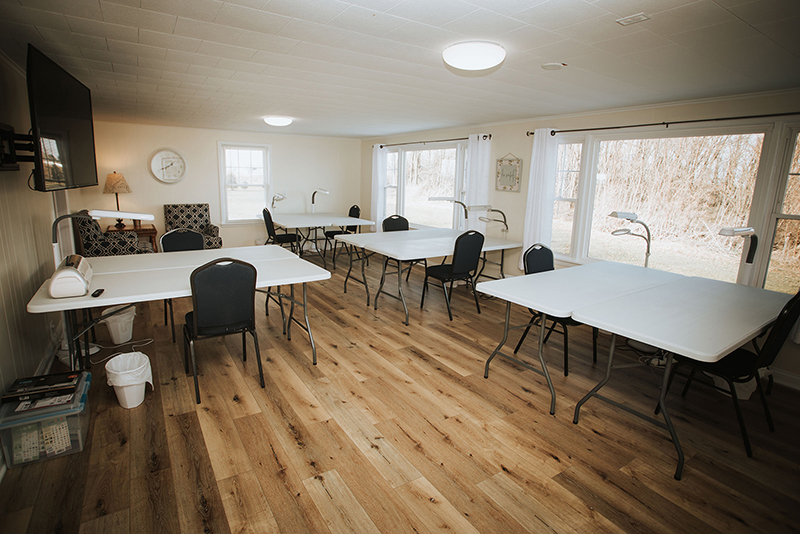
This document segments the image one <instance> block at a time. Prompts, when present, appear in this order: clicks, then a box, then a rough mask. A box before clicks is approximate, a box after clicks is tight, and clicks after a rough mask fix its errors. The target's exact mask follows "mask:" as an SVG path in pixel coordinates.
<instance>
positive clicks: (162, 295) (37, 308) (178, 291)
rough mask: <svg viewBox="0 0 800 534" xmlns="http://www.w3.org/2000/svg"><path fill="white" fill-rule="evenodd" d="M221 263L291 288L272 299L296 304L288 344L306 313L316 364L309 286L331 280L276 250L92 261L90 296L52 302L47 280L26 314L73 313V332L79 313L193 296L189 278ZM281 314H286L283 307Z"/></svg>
mask: <svg viewBox="0 0 800 534" xmlns="http://www.w3.org/2000/svg"><path fill="white" fill-rule="evenodd" d="M218 258H234V259H238V260H242V261H246V262H248V263H250V264H252V265H253V266H255V268H256V271H257V274H256V287H260V288H264V287H267V288H269V287H275V286H278V287H279V286H282V285H290V286H291V293H290V294H289V295H283V294H281V293H280V290H278V293H272V295H273V296H277V297H278V299H279V301H280V300H281V299H283V298H286V299H287V300H289V301H290V302H291V303H292V311H290V313H289V321H288V328H287V322H286V320H285V319H284V330H285V331H286V333H287V335H288V336H289V339H291V322H292V320H295V321H296V319H294V318H293V315H292V312H293V310H294V305H295V304H297V305H300V306H302V307H303V314H304V318H305V325H304V329H305V330H306V331H307V332H308V336H309V341H310V342H311V347H312V352H313V357H314V362H315V363H316V346H315V344H314V338H313V336H312V334H311V326H310V324H309V321H308V307H307V305H308V300H307V287H306V284H307V283H308V282H315V281H319V280H327V279H329V278H330V277H331V273H329V272H328V271H326V270H325V269H322V268H321V267H318V266H317V265H314V264H312V263H309V262H307V261H305V260H302V259H300V258H298V257H297V256H295V255H294V254H292V253H291V252H289V251H287V250H285V249H283V248H281V247H279V246H277V245H264V246H255V247H237V248H223V249H212V250H192V251H185V252H169V253H156V254H139V255H131V256H108V257H101V258H89V263H90V264H91V265H92V270H93V272H94V273H95V274H94V276H93V278H92V283H91V286H90V287H89V293H88V294H87V295H84V296H81V297H69V298H60V299H55V298H52V297H51V296H50V294H49V287H50V280H49V279H48V280H46V281H45V282H44V283H43V284H42V286H41V287H40V288H39V290H38V291H37V292H36V293H35V294H34V296H33V298H31V300H30V302H28V307H27V309H28V311H29V312H30V313H48V312H58V311H63V312H71V313H70V317H71V319H70V320H67V321H66V326H67V328H68V329H71V328H72V325H74V324H77V321H76V320H75V314H74V312H75V311H76V310H82V309H88V308H94V307H98V306H114V305H118V304H130V303H136V302H146V301H151V300H161V299H169V298H179V297H188V296H191V294H192V288H191V284H190V281H189V277H190V275H191V273H192V271H194V269H196V268H197V267H200V266H201V265H204V264H205V263H208V262H209V261H212V260H214V259H218ZM294 284H303V297H302V302H299V301H297V300H295V298H294ZM96 289H103V293H102V294H101V295H100V296H99V297H92V296H91V294H92V292H94V291H95V290H96ZM119 311H122V310H119ZM281 311H282V312H283V307H282V306H281ZM103 318H104V317H102V316H101V317H99V318H98V319H96V320H94V321H92V324H91V325H89V326H86V327H84V328H83V329H82V330H81V331H80V332H78V333H77V335H75V336H74V339H73V333H72V332H68V338H69V339H70V342H71V343H72V342H73V341H74V340H75V339H77V338H79V337H80V335H82V334H87V333H88V330H89V329H90V328H91V326H93V325H94V324H96V323H97V322H98V321H100V320H102V319H103ZM301 327H303V325H301ZM87 335H88V334H87ZM87 341H88V340H87ZM71 349H72V347H71ZM87 350H88V343H87Z"/></svg>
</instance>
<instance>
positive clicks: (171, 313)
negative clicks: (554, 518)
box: [169, 299, 175, 343]
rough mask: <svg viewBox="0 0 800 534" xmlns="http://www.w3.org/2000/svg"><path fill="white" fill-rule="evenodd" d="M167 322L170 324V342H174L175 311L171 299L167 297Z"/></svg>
mask: <svg viewBox="0 0 800 534" xmlns="http://www.w3.org/2000/svg"><path fill="white" fill-rule="evenodd" d="M169 322H170V324H171V325H172V342H173V343H175V311H174V310H173V309H172V299H169Z"/></svg>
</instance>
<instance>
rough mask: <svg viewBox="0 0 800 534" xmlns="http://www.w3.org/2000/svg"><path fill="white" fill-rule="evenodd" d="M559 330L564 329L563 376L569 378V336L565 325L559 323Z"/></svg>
mask: <svg viewBox="0 0 800 534" xmlns="http://www.w3.org/2000/svg"><path fill="white" fill-rule="evenodd" d="M553 323H554V324H555V321H553ZM561 328H563V329H564V376H569V334H567V325H566V324H565V323H561Z"/></svg>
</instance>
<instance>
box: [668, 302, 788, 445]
mask: <svg viewBox="0 0 800 534" xmlns="http://www.w3.org/2000/svg"><path fill="white" fill-rule="evenodd" d="M798 317H800V290H799V291H798V292H797V294H796V295H795V296H793V297H792V298H791V299H789V302H787V303H786V305H785V306H784V307H783V309H782V310H781V312H780V313H779V314H778V318H777V319H775V322H774V323H772V329H771V330H770V331H769V334H767V338H766V340H764V343H763V344H762V345H761V347H759V346H758V343H757V340H755V339H754V340H753V348H754V350H755V352H752V351H749V350H747V349H745V348H743V347H740V348H738V349H736V350H735V351H733V352H731V353H730V354H728V355H727V356H725V357H724V358H722V359H721V360H719V361H716V362H699V361H697V360H693V359H691V358H686V357H684V356H680V355H678V354H676V355H675V365H674V366H673V367H672V373H671V374H670V377H669V381H668V382H667V391H669V388H670V386H671V385H672V380H673V379H674V378H675V373H676V372H677V370H678V367H680V366H681V365H688V366H690V367H691V368H692V370H691V372H690V373H689V378H688V379H687V380H686V385H685V386H684V388H683V393H681V396H682V397H685V396H686V393H687V392H688V391H689V386H691V385H692V381H693V380H694V376H695V373H696V372H697V371H698V370H700V371H703V372H704V373H708V374H710V375H713V376H718V377H720V378H722V379H723V380H725V382H726V383H727V384H728V392H729V393H730V395H731V399H733V408H734V410H736V419H738V421H739V430H741V432H742V440H743V441H744V448H745V451H747V456H749V457H752V456H753V449H752V447H751V446H750V438H749V437H748V435H747V428H746V427H745V424H744V417H743V416H742V409H741V407H740V406H739V396H738V395H737V393H736V386H735V385H736V384H744V383H746V382H750V381H751V380H754V379H755V381H756V389H757V390H758V395H759V396H760V397H761V405H762V406H763V407H764V416H765V417H766V419H767V426H768V427H769V431H770V432H775V425H774V424H773V422H772V415H771V414H770V412H769V405H768V404H767V396H766V395H765V394H764V386H763V385H762V384H761V376H760V374H759V371H760V370H761V369H763V368H765V367H769V366H770V365H772V363H773V362H774V361H775V358H776V357H777V356H778V353H779V352H780V350H781V347H783V344H784V343H785V342H786V338H788V337H789V333H790V332H791V331H792V328H794V325H795V324H797V320H798ZM701 383H704V384H708V385H712V387H713V384H709V383H707V382H701ZM771 389H772V376H770V377H769V385H768V386H767V392H769V391H770V390H771ZM659 411H660V408H659V406H656V410H655V413H656V414H658V413H659Z"/></svg>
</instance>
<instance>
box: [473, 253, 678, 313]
mask: <svg viewBox="0 0 800 534" xmlns="http://www.w3.org/2000/svg"><path fill="white" fill-rule="evenodd" d="M680 278H683V277H682V275H679V274H675V273H668V272H666V271H659V270H656V269H645V268H643V267H637V266H636V265H627V264H625V263H617V262H613V261H601V262H597V263H589V264H586V265H580V266H577V267H568V268H564V269H556V270H554V271H547V272H543V273H536V274H528V275H525V276H516V277H513V278H504V279H501V280H492V281H489V282H481V283H479V284H478V285H477V286H476V288H477V290H478V291H480V292H482V293H486V294H487V295H491V296H493V297H497V298H500V299H503V300H505V301H508V302H511V303H513V304H518V305H520V306H525V307H527V308H531V309H534V310H536V311H540V312H542V313H546V314H547V315H551V316H553V317H569V316H571V315H572V312H574V311H575V310H576V309H578V308H580V307H584V306H589V305H592V304H595V303H597V302H602V301H605V300H609V299H611V298H615V297H618V296H620V295H626V294H628V293H633V292H635V291H639V290H642V289H646V288H648V287H653V286H658V285H662V284H666V283H668V282H670V281H673V280H677V279H680Z"/></svg>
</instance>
